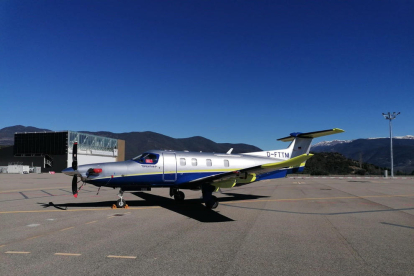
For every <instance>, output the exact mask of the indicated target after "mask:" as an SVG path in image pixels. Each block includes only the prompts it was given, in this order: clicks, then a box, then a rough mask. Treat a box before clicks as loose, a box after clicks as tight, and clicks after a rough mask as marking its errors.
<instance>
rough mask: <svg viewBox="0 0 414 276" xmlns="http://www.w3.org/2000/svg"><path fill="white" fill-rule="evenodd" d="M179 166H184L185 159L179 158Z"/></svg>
mask: <svg viewBox="0 0 414 276" xmlns="http://www.w3.org/2000/svg"><path fill="white" fill-rule="evenodd" d="M180 165H181V166H185V158H180Z"/></svg>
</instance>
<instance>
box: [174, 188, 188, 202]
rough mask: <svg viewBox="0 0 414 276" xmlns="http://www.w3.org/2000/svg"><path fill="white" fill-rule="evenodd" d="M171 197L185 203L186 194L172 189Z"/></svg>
mask: <svg viewBox="0 0 414 276" xmlns="http://www.w3.org/2000/svg"><path fill="white" fill-rule="evenodd" d="M170 196H174V199H175V201H184V198H185V194H184V193H183V192H181V191H179V190H178V189H177V188H170Z"/></svg>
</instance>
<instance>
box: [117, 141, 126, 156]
mask: <svg viewBox="0 0 414 276" xmlns="http://www.w3.org/2000/svg"><path fill="white" fill-rule="evenodd" d="M116 161H125V140H118V157H117V158H116Z"/></svg>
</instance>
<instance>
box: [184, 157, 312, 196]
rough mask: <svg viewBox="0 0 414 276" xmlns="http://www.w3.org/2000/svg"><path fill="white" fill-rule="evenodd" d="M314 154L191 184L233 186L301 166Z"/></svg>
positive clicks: (206, 178)
mask: <svg viewBox="0 0 414 276" xmlns="http://www.w3.org/2000/svg"><path fill="white" fill-rule="evenodd" d="M312 156H313V154H302V155H299V156H296V157H294V158H291V159H289V160H286V161H282V162H277V163H269V164H263V165H259V166H254V167H250V168H244V169H239V170H235V171H233V172H225V173H222V174H218V175H213V176H208V177H204V178H200V179H196V180H193V181H191V182H190V184H192V183H194V184H196V183H197V184H201V183H206V182H211V183H212V185H213V186H216V187H217V188H231V187H234V186H235V185H236V184H238V183H240V184H247V183H251V182H253V181H255V180H256V176H257V175H261V174H264V173H267V172H271V171H276V170H278V169H282V168H289V167H299V166H300V165H301V164H302V163H304V162H305V161H306V160H308V159H309V158H311V157H312Z"/></svg>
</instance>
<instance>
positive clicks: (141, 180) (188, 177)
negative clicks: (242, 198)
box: [87, 167, 304, 187]
mask: <svg viewBox="0 0 414 276" xmlns="http://www.w3.org/2000/svg"><path fill="white" fill-rule="evenodd" d="M303 170H304V167H299V168H290V169H281V170H277V171H273V172H268V173H264V174H261V175H258V176H257V178H256V181H260V180H266V179H275V178H283V177H286V175H287V174H291V173H299V172H302V171H303ZM222 173H223V172H192V173H177V180H176V181H164V180H163V174H148V175H131V176H124V177H115V178H103V179H94V180H88V181H87V183H91V184H93V185H96V186H107V187H120V186H125V187H128V186H134V187H139V186H142V187H149V186H150V187H166V186H175V185H180V184H184V183H188V182H190V181H193V180H196V179H200V178H204V177H208V176H212V175H217V174H222ZM173 175H174V174H168V176H170V177H173ZM167 179H168V178H167Z"/></svg>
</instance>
